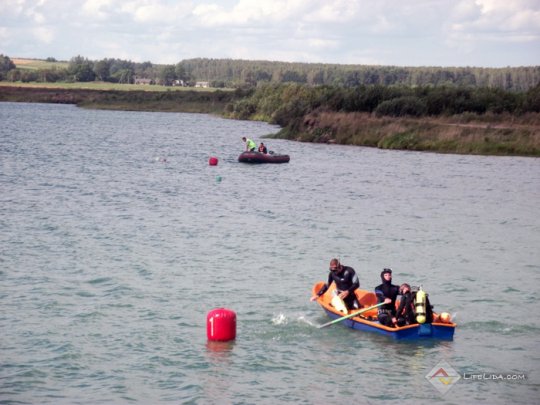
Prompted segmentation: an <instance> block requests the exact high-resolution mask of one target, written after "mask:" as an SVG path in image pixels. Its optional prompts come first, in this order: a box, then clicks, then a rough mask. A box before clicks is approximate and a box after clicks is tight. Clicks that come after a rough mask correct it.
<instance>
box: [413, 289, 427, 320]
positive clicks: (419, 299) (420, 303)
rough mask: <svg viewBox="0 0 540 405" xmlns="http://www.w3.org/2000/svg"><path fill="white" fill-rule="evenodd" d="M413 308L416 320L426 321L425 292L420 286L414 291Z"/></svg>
mask: <svg viewBox="0 0 540 405" xmlns="http://www.w3.org/2000/svg"><path fill="white" fill-rule="evenodd" d="M414 309H415V311H416V322H418V323H425V322H426V293H425V292H424V290H422V288H421V287H420V288H419V289H418V292H417V293H416V299H415V304H414Z"/></svg>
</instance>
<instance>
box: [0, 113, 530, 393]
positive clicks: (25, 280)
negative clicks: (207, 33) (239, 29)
mask: <svg viewBox="0 0 540 405" xmlns="http://www.w3.org/2000/svg"><path fill="white" fill-rule="evenodd" d="M0 122H1V125H0V161H1V173H0V213H1V215H0V265H1V266H0V307H1V313H0V403H2V404H15V403H17V404H22V403H29V404H37V403H39V404H46V403H51V404H97V403H111V404H112V403H114V404H122V403H134V402H138V403H145V404H150V403H182V404H183V403H186V404H275V403H291V404H292V403H294V404H328V403H330V404H344V403H379V402H382V403H396V404H398V403H415V404H423V403H426V404H427V403H433V402H439V403H449V404H450V403H455V404H462V403H477V402H482V403H488V404H494V403H501V404H503V403H520V404H532V403H537V401H538V397H539V396H540V377H539V371H540V367H539V364H540V362H539V360H540V337H539V336H540V325H539V322H538V319H539V317H538V313H539V312H540V296H539V292H538V290H539V287H540V249H539V248H540V219H539V218H540V159H535V158H519V157H482V156H459V155H441V154H433V153H415V152H403V151H383V150H377V149H370V148H361V147H347V146H338V145H316V144H304V143H296V142H289V141H282V140H270V139H268V140H267V142H266V143H267V144H268V146H269V149H271V150H274V151H276V152H280V153H288V154H290V156H291V161H290V163H289V164H281V165H258V166H257V165H247V164H241V163H237V160H236V159H237V156H238V154H239V153H240V151H241V150H242V148H243V144H242V141H241V137H242V136H250V137H253V138H254V139H255V140H256V141H260V140H261V139H262V138H261V137H262V136H263V135H266V134H269V133H274V132H276V131H277V130H278V129H277V128H276V127H273V126H269V125H267V124H264V123H256V122H241V121H232V120H224V119H221V118H217V117H212V116H208V115H197V114H176V113H141V112H114V111H92V110H84V109H79V108H77V107H74V106H67V105H46V104H24V103H20V104H14V103H0ZM210 156H217V157H218V158H219V164H218V166H209V165H208V158H209V157H210ZM334 256H337V257H340V258H341V259H342V262H343V263H344V264H346V265H349V266H352V267H353V268H355V269H356V271H357V273H358V275H359V278H360V281H361V286H362V287H363V288H366V289H372V288H373V287H374V286H375V285H377V284H379V283H380V278H379V274H380V272H381V270H382V268H383V267H391V268H393V270H394V274H393V275H394V282H395V283H396V284H399V283H402V282H409V283H410V284H413V285H419V284H421V285H423V287H424V289H425V290H426V291H427V292H428V293H429V294H430V299H431V302H432V304H433V305H434V306H435V310H436V311H439V312H441V311H447V312H450V313H451V314H453V316H454V318H455V320H456V322H457V323H458V327H457V328H456V332H455V336H454V340H453V341H451V342H440V341H428V342H394V341H392V340H390V339H388V338H386V337H384V336H378V335H372V334H366V333H361V332H357V331H353V330H350V329H348V328H346V327H343V326H342V325H339V324H338V325H333V326H331V327H327V328H324V329H318V328H317V326H318V325H320V324H322V323H324V322H327V321H328V318H327V317H326V316H325V315H324V313H323V311H322V310H321V309H320V307H319V306H318V305H317V304H316V303H312V302H310V301H309V298H310V296H311V288H312V286H313V284H314V283H315V282H317V281H319V280H325V279H326V277H327V269H328V262H329V260H330V259H331V258H332V257H334ZM219 307H226V308H229V309H231V310H234V311H235V312H236V314H237V321H238V327H237V339H236V341H235V342H233V343H229V344H222V345H212V344H208V343H207V338H206V315H207V313H208V312H209V311H211V310H212V309H214V308H219ZM441 361H446V364H447V365H449V366H450V367H451V368H453V369H454V370H456V372H457V373H458V374H460V375H462V378H461V380H459V381H457V383H455V384H454V385H453V386H452V387H451V388H450V390H449V392H447V393H446V394H444V395H443V394H441V393H439V392H438V390H437V389H435V387H434V386H432V385H431V383H430V382H429V381H428V379H426V375H428V373H430V371H431V370H432V369H433V368H434V367H435V366H436V365H437V364H438V363H439V362H441ZM446 367H447V366H446ZM502 373H503V374H504V375H507V374H524V375H525V376H526V378H525V379H521V377H515V378H516V379H515V380H499V379H494V378H491V379H483V380H478V378H473V377H471V376H472V375H477V374H487V376H488V377H489V375H492V374H497V375H498V374H502ZM467 376H468V377H467ZM486 378H487V377H486Z"/></svg>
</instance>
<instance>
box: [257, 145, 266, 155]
mask: <svg viewBox="0 0 540 405" xmlns="http://www.w3.org/2000/svg"><path fill="white" fill-rule="evenodd" d="M259 152H261V153H264V154H265V155H266V154H267V153H268V150H267V149H266V145H265V144H264V143H262V142H261V144H260V145H259Z"/></svg>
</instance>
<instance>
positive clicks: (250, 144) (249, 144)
mask: <svg viewBox="0 0 540 405" xmlns="http://www.w3.org/2000/svg"><path fill="white" fill-rule="evenodd" d="M246 142H247V148H248V149H257V144H256V143H255V142H253V141H252V140H251V139H249V138H248V139H247V140H246Z"/></svg>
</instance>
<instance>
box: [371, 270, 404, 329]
mask: <svg viewBox="0 0 540 405" xmlns="http://www.w3.org/2000/svg"><path fill="white" fill-rule="evenodd" d="M381 280H382V284H380V285H378V286H377V287H375V294H376V295H377V300H378V302H379V303H381V302H384V305H382V306H380V307H379V314H378V320H379V322H380V323H381V325H385V326H390V327H393V326H396V325H397V318H396V315H397V314H396V299H397V296H398V294H399V287H398V286H397V285H394V284H392V269H383V271H382V272H381Z"/></svg>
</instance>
